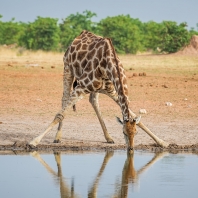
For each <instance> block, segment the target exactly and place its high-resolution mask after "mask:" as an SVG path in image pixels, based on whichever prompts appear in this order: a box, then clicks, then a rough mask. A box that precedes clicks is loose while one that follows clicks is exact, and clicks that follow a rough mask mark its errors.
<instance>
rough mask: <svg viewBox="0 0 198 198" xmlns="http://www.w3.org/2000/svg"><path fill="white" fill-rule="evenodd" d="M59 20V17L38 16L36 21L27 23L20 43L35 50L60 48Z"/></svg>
mask: <svg viewBox="0 0 198 198" xmlns="http://www.w3.org/2000/svg"><path fill="white" fill-rule="evenodd" d="M57 22H58V19H53V18H49V17H46V18H43V17H37V19H36V20H35V21H34V22H32V23H28V24H27V25H26V29H25V31H24V34H23V35H22V36H21V38H20V45H22V46H25V47H26V48H27V49H33V50H38V49H42V50H45V51H49V50H53V51H54V50H58V47H59V41H60V38H59V27H58V25H57Z"/></svg>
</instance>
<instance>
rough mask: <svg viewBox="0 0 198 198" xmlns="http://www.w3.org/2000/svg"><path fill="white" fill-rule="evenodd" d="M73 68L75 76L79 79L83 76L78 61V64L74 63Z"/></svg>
mask: <svg viewBox="0 0 198 198" xmlns="http://www.w3.org/2000/svg"><path fill="white" fill-rule="evenodd" d="M73 67H74V71H75V74H76V75H77V76H78V77H80V76H81V75H82V72H81V68H80V64H79V63H78V62H77V61H76V62H74V64H73Z"/></svg>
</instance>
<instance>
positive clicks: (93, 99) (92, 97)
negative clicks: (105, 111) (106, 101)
mask: <svg viewBox="0 0 198 198" xmlns="http://www.w3.org/2000/svg"><path fill="white" fill-rule="evenodd" d="M98 96H99V94H98V93H94V92H93V93H91V94H90V96H89V102H90V103H91V104H92V106H93V108H94V110H95V112H96V115H97V117H98V120H99V122H100V125H101V127H102V130H103V133H104V136H105V139H106V141H107V142H108V143H111V144H113V143H114V141H113V139H112V137H111V136H110V135H109V133H108V131H107V128H106V126H105V123H104V120H103V118H102V115H101V112H100V110H99V103H98Z"/></svg>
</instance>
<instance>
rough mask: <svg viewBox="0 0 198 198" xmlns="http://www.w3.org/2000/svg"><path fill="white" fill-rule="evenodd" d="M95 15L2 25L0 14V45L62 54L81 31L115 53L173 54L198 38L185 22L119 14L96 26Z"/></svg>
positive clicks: (78, 15) (79, 14)
mask: <svg viewBox="0 0 198 198" xmlns="http://www.w3.org/2000/svg"><path fill="white" fill-rule="evenodd" d="M95 16H97V15H96V13H93V12H91V11H87V10H86V11H84V12H83V13H76V14H71V15H69V16H68V17H67V18H65V19H62V21H61V22H60V23H58V19H55V18H50V17H45V18H44V17H37V19H36V20H35V21H34V22H28V23H24V22H15V19H14V18H13V19H12V20H11V21H9V22H3V21H1V18H2V15H0V45H4V44H6V45H10V44H14V43H15V44H16V45H17V46H19V47H24V48H25V49H31V50H45V51H65V50H66V49H67V47H68V46H69V45H70V43H71V42H72V41H73V39H74V38H75V37H76V36H77V35H79V34H80V32H81V31H82V30H88V31H91V32H93V33H95V34H98V35H100V36H103V37H109V38H111V39H112V42H113V44H114V46H115V49H116V51H117V52H118V53H122V54H126V53H130V54H136V53H137V52H146V51H153V52H154V53H159V52H160V53H161V52H165V53H174V52H177V51H179V50H180V49H181V48H183V47H185V46H186V45H187V44H188V43H189V42H190V38H191V36H192V35H198V31H196V30H194V29H192V28H191V30H188V29H187V24H186V23H185V22H183V23H181V24H177V23H176V22H174V21H163V22H161V23H156V22H154V21H149V22H146V23H143V22H141V21H140V20H139V19H134V18H131V17H130V15H118V16H114V17H107V18H105V19H102V20H101V21H99V22H98V23H96V22H93V21H92V18H93V17H95ZM197 28H198V24H197Z"/></svg>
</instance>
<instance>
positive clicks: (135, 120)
mask: <svg viewBox="0 0 198 198" xmlns="http://www.w3.org/2000/svg"><path fill="white" fill-rule="evenodd" d="M140 120H141V115H140V116H138V117H135V118H133V122H135V123H136V124H139V122H140Z"/></svg>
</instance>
